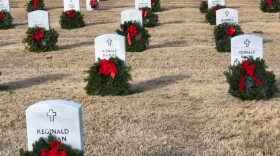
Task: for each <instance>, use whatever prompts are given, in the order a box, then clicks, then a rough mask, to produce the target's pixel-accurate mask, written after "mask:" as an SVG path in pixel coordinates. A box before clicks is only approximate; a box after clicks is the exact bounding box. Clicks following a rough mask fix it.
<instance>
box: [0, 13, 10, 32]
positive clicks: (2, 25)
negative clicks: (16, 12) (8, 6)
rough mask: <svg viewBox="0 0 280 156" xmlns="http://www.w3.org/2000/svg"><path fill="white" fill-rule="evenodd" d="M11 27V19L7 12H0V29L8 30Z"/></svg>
mask: <svg viewBox="0 0 280 156" xmlns="http://www.w3.org/2000/svg"><path fill="white" fill-rule="evenodd" d="M12 27H13V17H12V16H11V14H10V13H9V12H8V11H7V10H1V11H0V29H9V28H12Z"/></svg>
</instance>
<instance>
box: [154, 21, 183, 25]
mask: <svg viewBox="0 0 280 156" xmlns="http://www.w3.org/2000/svg"><path fill="white" fill-rule="evenodd" d="M185 22H186V21H171V22H162V23H159V25H169V24H182V23H185Z"/></svg>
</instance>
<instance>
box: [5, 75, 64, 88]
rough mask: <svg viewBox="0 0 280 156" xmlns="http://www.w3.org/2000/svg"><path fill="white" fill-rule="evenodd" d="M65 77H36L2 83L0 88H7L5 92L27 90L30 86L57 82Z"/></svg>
mask: <svg viewBox="0 0 280 156" xmlns="http://www.w3.org/2000/svg"><path fill="white" fill-rule="evenodd" d="M67 76H68V75H67V74H52V75H44V76H38V77H34V78H29V79H24V80H19V81H15V82H8V83H4V84H1V85H0V87H2V86H6V87H8V88H7V90H17V89H22V88H28V87H31V86H35V85H39V84H43V83H45V82H48V81H57V80H59V79H62V78H64V77H67ZM4 88H5V87H4Z"/></svg>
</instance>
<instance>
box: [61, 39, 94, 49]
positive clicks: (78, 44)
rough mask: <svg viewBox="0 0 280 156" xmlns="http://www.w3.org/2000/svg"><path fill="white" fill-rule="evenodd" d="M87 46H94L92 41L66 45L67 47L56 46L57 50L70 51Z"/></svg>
mask: <svg viewBox="0 0 280 156" xmlns="http://www.w3.org/2000/svg"><path fill="white" fill-rule="evenodd" d="M87 45H92V46H93V45H94V41H93V40H92V41H86V42H80V43H74V44H68V45H63V46H58V49H72V48H77V47H83V46H87Z"/></svg>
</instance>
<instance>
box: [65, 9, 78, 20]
mask: <svg viewBox="0 0 280 156" xmlns="http://www.w3.org/2000/svg"><path fill="white" fill-rule="evenodd" d="M66 15H67V16H68V17H69V18H71V19H73V18H75V17H76V14H75V12H74V11H72V10H68V11H66Z"/></svg>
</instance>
